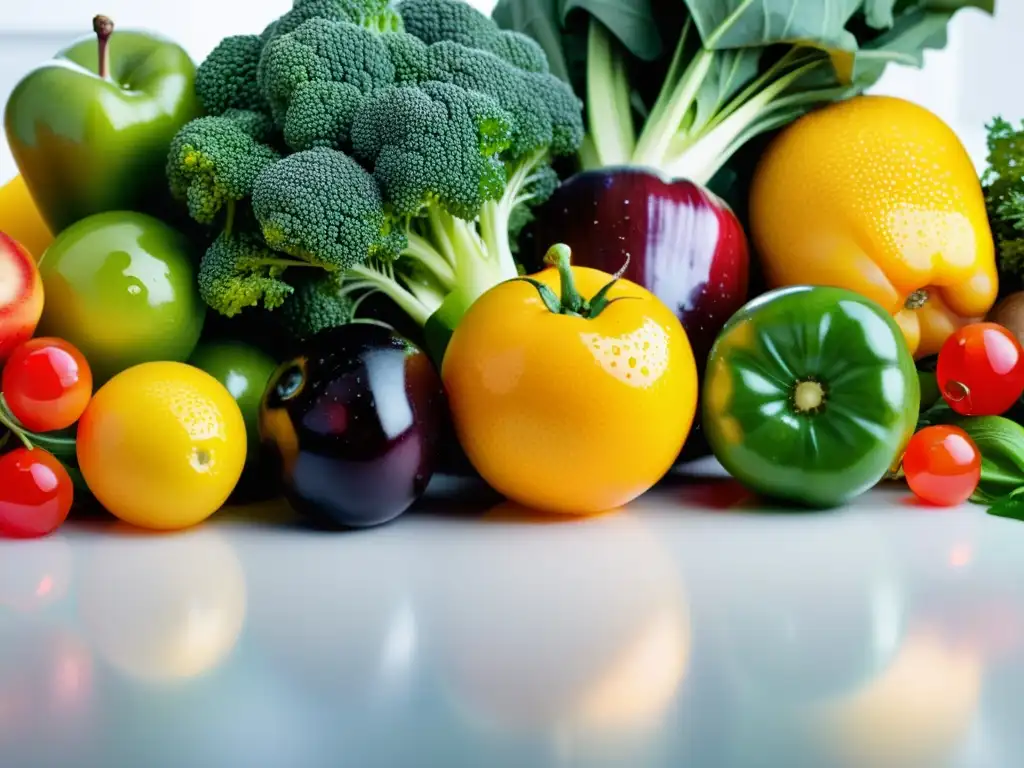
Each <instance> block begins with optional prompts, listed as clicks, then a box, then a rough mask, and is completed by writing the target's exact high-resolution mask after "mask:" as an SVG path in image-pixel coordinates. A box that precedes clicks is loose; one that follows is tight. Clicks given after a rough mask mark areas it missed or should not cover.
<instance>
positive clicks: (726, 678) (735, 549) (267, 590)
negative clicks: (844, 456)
mask: <svg viewBox="0 0 1024 768" xmlns="http://www.w3.org/2000/svg"><path fill="white" fill-rule="evenodd" d="M469 498H470V497H468V496H460V495H458V494H454V495H453V494H452V493H450V492H448V490H447V489H446V488H445V487H444V485H443V481H441V482H439V483H436V484H435V486H434V489H433V491H432V493H431V494H430V497H429V500H428V501H427V502H426V503H425V504H423V505H421V507H420V508H418V509H416V510H413V511H411V512H410V513H408V514H407V515H406V516H404V517H402V518H400V519H399V520H398V521H396V522H395V523H393V524H391V525H386V526H383V527H381V528H378V529H374V530H369V531H356V532H348V533H324V532H312V531H308V530H303V529H299V528H296V527H294V526H291V525H289V518H288V516H287V515H285V514H279V512H278V510H276V509H275V508H274V507H273V505H267V506H266V507H265V508H263V509H262V510H258V512H259V514H254V513H253V512H252V511H251V510H250V511H248V512H243V511H238V510H228V511H225V512H224V513H221V514H220V515H219V520H217V519H215V521H214V522H211V523H210V524H208V525H205V526H203V527H201V528H198V529H195V530H192V531H188V532H184V533H179V534H174V535H168V536H153V535H146V534H141V533H137V532H134V531H132V530H131V529H126V528H124V527H121V526H116V525H115V526H108V525H106V524H103V523H97V522H90V523H88V524H86V523H77V524H75V523H73V524H71V525H69V526H68V527H66V528H65V529H63V530H62V531H61V532H60V533H58V534H57V535H56V536H53V537H50V538H48V539H43V540H39V541H31V542H0V648H2V649H3V653H2V654H0V755H2V758H3V759H2V761H0V762H2V764H3V765H5V766H6V765H16V766H19V767H20V766H62V765H108V766H120V765H146V766H156V767H157V768H162V767H163V766H167V767H168V768H170V767H171V766H183V765H188V766H196V767H198V768H204V767H205V766H211V767H215V766H235V765H237V766H254V767H256V768H260V767H262V766H267V767H268V768H270V767H271V766H295V767H296V768H304V767H306V766H309V767H310V768H319V767H320V766H323V767H324V768H333V767H334V766H337V765H342V764H344V765H358V766H371V767H373V766H382V767H383V766H417V767H418V766H432V765H443V766H451V767H453V768H454V767H459V766H467V768H477V767H479V766H488V767H490V766H498V767H499V768H504V767H505V766H508V767H509V768H513V767H514V768H523V767H525V766H529V767H530V768H534V767H536V768H544V767H545V766H576V765H579V766H623V767H624V768H646V767H647V766H651V767H652V768H653V767H658V768H660V767H661V766H679V765H692V766H742V767H746V766H765V767H766V768H770V767H774V766H796V765H814V766H820V767H821V768H831V767H832V766H837V767H840V768H847V767H849V768H862V767H863V766H871V767H872V768H876V767H877V768H889V767H890V766H891V767H892V768H903V767H904V766H906V767H908V768H917V767H918V766H922V767H924V768H938V767H940V766H953V768H985V767H987V766H993V767H997V766H1009V765H1012V764H1014V763H1015V756H1017V755H1019V754H1020V753H1021V750H1022V749H1024V736H1022V735H1021V733H1022V732H1021V729H1020V728H1019V722H1020V717H1021V716H1022V715H1024V699H1022V697H1021V696H1020V695H1019V690H1020V686H1021V684H1022V683H1024V527H1022V526H1020V525H1017V524H1014V523H1013V522H1011V521H1006V520H1001V519H997V518H992V517H989V516H987V515H985V514H984V513H983V511H982V510H980V509H978V508H973V507H964V508H962V509H957V510H951V511H942V512H936V511H931V510H925V509H922V508H918V507H914V506H911V505H907V504H906V503H905V494H900V493H898V492H894V491H876V492H874V493H872V494H870V495H869V496H866V497H864V498H862V499H861V500H860V501H859V502H858V503H857V504H855V505H854V506H852V507H850V508H847V509H844V510H840V511H836V512H831V513H823V514H807V513H803V514H794V513H784V512H778V511H771V510H765V509H760V508H758V506H757V505H756V503H755V502H753V501H752V500H751V499H750V497H749V496H748V495H746V494H744V493H742V492H740V491H738V490H737V488H736V487H735V486H734V484H732V483H731V482H728V481H721V480H717V479H714V478H710V479H704V480H701V481H699V482H698V481H689V482H684V481H679V482H677V481H675V480H673V481H672V482H670V483H668V484H667V485H666V487H664V488H662V489H660V490H658V491H657V492H655V493H652V494H649V495H648V496H647V497H644V498H643V499H642V500H641V501H639V502H637V503H636V504H634V505H632V506H631V507H630V508H628V509H625V510H621V511H618V512H614V513H610V514H606V515H601V516H598V517H593V518H554V519H553V518H538V517H537V516H536V515H535V514H533V513H531V512H530V511H529V510H524V509H521V508H518V507H516V506H514V505H510V504H501V505H499V506H497V507H492V508H487V507H486V505H484V504H481V505H474V504H473V502H472V501H467V499H469ZM278 518H279V519H278Z"/></svg>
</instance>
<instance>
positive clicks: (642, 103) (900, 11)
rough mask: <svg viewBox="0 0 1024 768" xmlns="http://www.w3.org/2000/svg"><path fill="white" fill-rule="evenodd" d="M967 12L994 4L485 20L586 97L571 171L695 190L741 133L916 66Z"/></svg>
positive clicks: (911, 2) (533, 9) (739, 4)
mask: <svg viewBox="0 0 1024 768" xmlns="http://www.w3.org/2000/svg"><path fill="white" fill-rule="evenodd" d="M656 3H657V4H656ZM969 6H970V7H974V8H976V9H980V10H982V11H986V12H989V13H991V12H993V10H994V7H993V6H994V0H816V1H815V2H801V3H797V2H794V1H793V0H756V1H755V0H662V2H657V0H500V1H499V3H498V5H497V7H496V9H495V11H494V18H495V19H496V20H497V22H498V23H499V25H501V26H503V27H505V28H508V29H514V30H517V31H520V32H524V33H526V34H529V35H531V36H533V37H534V39H536V40H537V41H538V42H539V43H540V44H541V45H542V46H543V47H544V48H545V51H546V52H547V54H548V57H549V59H550V61H551V65H552V71H553V72H555V73H556V74H559V75H561V76H562V77H563V78H565V79H567V80H568V81H569V82H571V83H572V84H573V87H574V89H575V90H576V92H577V94H578V95H580V96H581V97H582V98H583V99H584V100H585V104H586V116H587V125H588V132H587V137H586V140H585V142H584V144H583V147H582V148H581V150H580V152H579V164H580V166H581V167H582V168H583V169H584V170H589V169H594V168H601V167H612V166H622V165H635V166H644V167H648V168H652V169H655V170H657V171H659V172H660V173H662V174H665V175H668V176H670V177H675V178H687V179H690V180H691V181H694V182H696V183H701V184H707V183H708V182H709V181H710V180H711V178H712V177H713V176H714V175H715V174H716V172H718V171H719V170H720V169H721V168H722V166H723V165H725V164H726V163H727V162H728V161H729V160H730V158H732V157H733V156H734V155H735V153H736V152H737V151H738V150H739V149H740V148H741V147H743V146H744V145H746V144H747V143H748V142H749V141H750V140H751V139H753V138H755V137H757V136H759V135H761V134H764V133H766V132H768V131H771V130H773V129H776V128H779V127H782V126H784V125H786V124H788V123H790V122H792V121H793V120H795V119H796V118H798V117H799V116H801V115H802V114H804V113H806V112H807V111H809V110H810V109H812V108H814V107H816V106H819V105H823V104H827V103H830V102H833V101H838V100H841V99H846V98H850V97H852V96H854V95H857V94H859V93H862V92H863V91H865V90H866V89H867V88H869V87H870V86H872V85H874V84H875V83H876V82H877V81H878V79H879V78H880V77H881V75H882V73H883V71H884V70H885V67H886V66H887V65H888V64H890V63H897V64H904V65H911V66H920V65H921V64H922V61H923V52H924V50H925V49H929V48H933V49H937V48H942V47H944V46H945V44H946V28H947V25H948V23H949V21H950V19H951V18H952V17H953V15H954V14H955V13H956V12H957V11H959V10H960V9H961V8H965V7H969Z"/></svg>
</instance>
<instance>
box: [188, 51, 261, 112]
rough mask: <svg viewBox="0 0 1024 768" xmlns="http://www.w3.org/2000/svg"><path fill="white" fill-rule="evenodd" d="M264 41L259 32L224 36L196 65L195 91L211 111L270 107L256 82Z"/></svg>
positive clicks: (255, 109)
mask: <svg viewBox="0 0 1024 768" xmlns="http://www.w3.org/2000/svg"><path fill="white" fill-rule="evenodd" d="M262 51H263V41H262V40H260V38H259V36H258V35H234V36H232V37H226V38H224V39H223V40H222V41H221V42H220V43H219V44H218V45H217V47H216V48H214V49H213V51H212V52H211V53H210V55H209V56H207V57H206V60H205V61H203V63H202V64H200V65H199V67H198V68H197V69H196V81H195V88H196V95H197V96H198V97H199V101H200V103H202V105H203V109H204V110H206V113H207V114H209V115H222V114H224V113H225V112H227V111H228V110H229V109H245V110H251V111H254V112H258V111H261V110H265V109H266V108H267V105H266V102H265V101H264V99H263V92H262V91H261V90H260V88H259V85H258V84H257V82H256V71H257V69H258V68H259V63H260V53H261V52H262Z"/></svg>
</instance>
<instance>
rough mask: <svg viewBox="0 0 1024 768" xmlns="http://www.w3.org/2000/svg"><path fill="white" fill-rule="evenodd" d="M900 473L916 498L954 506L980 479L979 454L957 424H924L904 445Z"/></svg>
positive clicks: (962, 499) (975, 486)
mask: <svg viewBox="0 0 1024 768" xmlns="http://www.w3.org/2000/svg"><path fill="white" fill-rule="evenodd" d="M903 473H904V475H906V478H907V485H909V486H910V490H912V491H913V492H914V495H916V496H917V497H918V498H919V499H921V500H922V501H925V502H927V503H929V504H933V505H935V506H939V507H954V506H957V505H958V504H963V503H964V502H965V501H967V500H968V499H970V498H971V495H972V494H973V493H974V491H975V489H977V487H978V483H979V482H981V453H980V452H979V451H978V447H977V446H976V445H975V444H974V441H973V440H971V438H970V436H969V435H968V434H967V433H966V432H964V431H963V430H962V429H960V428H959V427H954V426H949V425H945V424H942V425H938V426H934V427H925V428H924V429H922V430H921V431H920V432H918V433H917V434H916V435H914V436H913V437H912V438H911V439H910V442H909V443H908V444H907V450H906V453H904V455H903Z"/></svg>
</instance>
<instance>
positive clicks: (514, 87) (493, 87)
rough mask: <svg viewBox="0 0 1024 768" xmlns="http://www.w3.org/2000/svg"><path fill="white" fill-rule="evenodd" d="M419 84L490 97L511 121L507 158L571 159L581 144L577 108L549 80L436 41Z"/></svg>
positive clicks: (565, 89)
mask: <svg viewBox="0 0 1024 768" xmlns="http://www.w3.org/2000/svg"><path fill="white" fill-rule="evenodd" d="M428 58H429V63H428V67H427V72H426V73H425V77H424V80H438V81H442V82H448V83H453V84H454V85H458V86H460V87H462V88H465V89H467V90H471V91H477V92H479V93H483V94H486V95H487V96H490V97H491V98H493V99H494V100H495V101H497V102H498V104H499V105H501V107H502V108H503V109H505V110H506V111H507V112H508V113H509V114H510V115H511V117H512V123H513V128H512V143H511V146H510V148H509V156H510V157H512V158H518V157H523V156H526V155H529V154H531V153H534V152H537V151H539V150H550V152H551V154H553V155H563V154H571V153H572V152H575V151H576V149H578V148H579V146H580V144H582V142H583V115H582V102H581V101H580V100H579V98H578V97H577V96H576V95H575V94H574V93H573V92H572V89H571V88H570V86H569V85H568V84H566V83H565V82H563V81H562V80H559V79H558V78H557V77H555V76H554V75H552V74H548V73H541V72H527V71H525V70H523V69H519V68H518V67H514V66H513V65H511V64H509V63H508V62H507V61H505V60H504V59H500V58H498V57H497V56H495V55H494V54H491V53H488V52H487V51H482V50H477V49H473V48H467V47H466V46H464V45H459V44H458V43H452V42H448V41H442V42H439V43H435V44H434V45H431V46H429V48H428Z"/></svg>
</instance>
